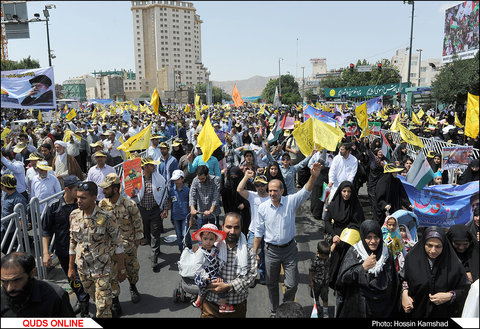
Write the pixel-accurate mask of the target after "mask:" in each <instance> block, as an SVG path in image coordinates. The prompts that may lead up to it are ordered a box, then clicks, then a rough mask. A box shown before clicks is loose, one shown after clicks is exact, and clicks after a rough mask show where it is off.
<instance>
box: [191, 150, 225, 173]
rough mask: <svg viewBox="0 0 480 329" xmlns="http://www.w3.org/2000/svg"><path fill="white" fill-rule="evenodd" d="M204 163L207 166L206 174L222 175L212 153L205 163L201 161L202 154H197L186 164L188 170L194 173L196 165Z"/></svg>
mask: <svg viewBox="0 0 480 329" xmlns="http://www.w3.org/2000/svg"><path fill="white" fill-rule="evenodd" d="M201 165H205V166H207V167H208V174H209V175H215V176H217V177H222V173H221V171H220V165H219V164H218V160H217V158H215V157H214V156H213V155H212V156H211V157H210V158H209V159H208V160H207V163H205V161H203V159H202V155H201V154H200V155H197V157H196V158H195V159H194V160H193V162H192V163H189V164H188V172H189V173H194V172H195V171H196V170H197V167H198V166H201Z"/></svg>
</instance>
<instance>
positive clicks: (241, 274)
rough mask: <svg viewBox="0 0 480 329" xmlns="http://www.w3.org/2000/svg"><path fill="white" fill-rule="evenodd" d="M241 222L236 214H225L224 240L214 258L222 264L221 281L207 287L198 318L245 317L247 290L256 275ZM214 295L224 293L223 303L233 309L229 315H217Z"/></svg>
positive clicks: (217, 298) (253, 255) (253, 256)
mask: <svg viewBox="0 0 480 329" xmlns="http://www.w3.org/2000/svg"><path fill="white" fill-rule="evenodd" d="M241 223H242V217H241V216H240V215H239V214H237V213H234V212H230V213H227V214H226V215H225V220H224V223H223V226H222V229H223V231H224V232H225V233H226V234H227V237H226V238H225V240H224V241H221V242H220V243H219V244H218V248H219V256H218V257H220V259H223V260H225V261H226V263H225V266H224V267H223V268H222V270H221V273H220V275H221V277H222V278H223V281H222V282H218V281H217V282H212V283H211V284H210V285H208V286H207V288H208V292H207V293H206V295H205V299H204V301H203V309H202V315H201V317H202V318H219V317H229V318H242V317H243V318H245V317H246V315H247V298H248V289H249V287H250V286H251V284H252V283H253V282H254V280H255V278H256V276H257V260H256V256H255V253H254V252H253V249H251V248H250V247H248V245H247V239H246V238H245V235H244V234H243V233H242V226H241ZM218 293H226V294H227V303H228V304H229V305H233V308H234V311H233V312H232V313H219V311H218V307H219V306H218V305H219V302H220V297H219V296H218Z"/></svg>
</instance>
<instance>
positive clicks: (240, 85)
mask: <svg viewBox="0 0 480 329" xmlns="http://www.w3.org/2000/svg"><path fill="white" fill-rule="evenodd" d="M276 78H278V77H277V76H271V77H261V76H258V75H256V76H254V77H251V78H250V79H246V80H233V81H212V84H213V85H214V86H215V87H218V88H221V89H223V90H225V92H226V93H227V94H229V95H231V94H232V91H233V86H234V85H235V84H237V89H238V92H239V93H240V95H241V96H242V97H254V96H261V95H262V91H263V89H265V86H266V85H267V83H268V81H270V79H276Z"/></svg>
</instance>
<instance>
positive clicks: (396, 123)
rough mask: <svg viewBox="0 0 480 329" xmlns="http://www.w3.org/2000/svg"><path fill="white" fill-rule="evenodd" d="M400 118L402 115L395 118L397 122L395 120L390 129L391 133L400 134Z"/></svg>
mask: <svg viewBox="0 0 480 329" xmlns="http://www.w3.org/2000/svg"><path fill="white" fill-rule="evenodd" d="M399 118H400V113H398V114H397V116H396V117H395V120H393V123H392V126H391V127H390V131H394V132H398V131H399V130H400V128H399V125H400V123H399V122H398V120H399Z"/></svg>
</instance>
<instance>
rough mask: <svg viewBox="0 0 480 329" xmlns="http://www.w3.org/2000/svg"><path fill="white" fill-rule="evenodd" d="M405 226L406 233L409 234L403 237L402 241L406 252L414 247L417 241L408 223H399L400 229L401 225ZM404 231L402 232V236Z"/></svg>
mask: <svg viewBox="0 0 480 329" xmlns="http://www.w3.org/2000/svg"><path fill="white" fill-rule="evenodd" d="M401 226H403V227H404V228H405V233H406V234H407V237H406V238H402V243H403V245H404V246H405V252H406V253H407V252H409V251H410V248H412V247H413V246H414V245H415V243H416V241H415V240H414V239H413V238H412V234H411V233H410V230H409V229H408V227H407V225H405V224H400V225H398V229H399V230H400V227H401ZM401 235H402V233H401V232H400V236H401Z"/></svg>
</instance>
